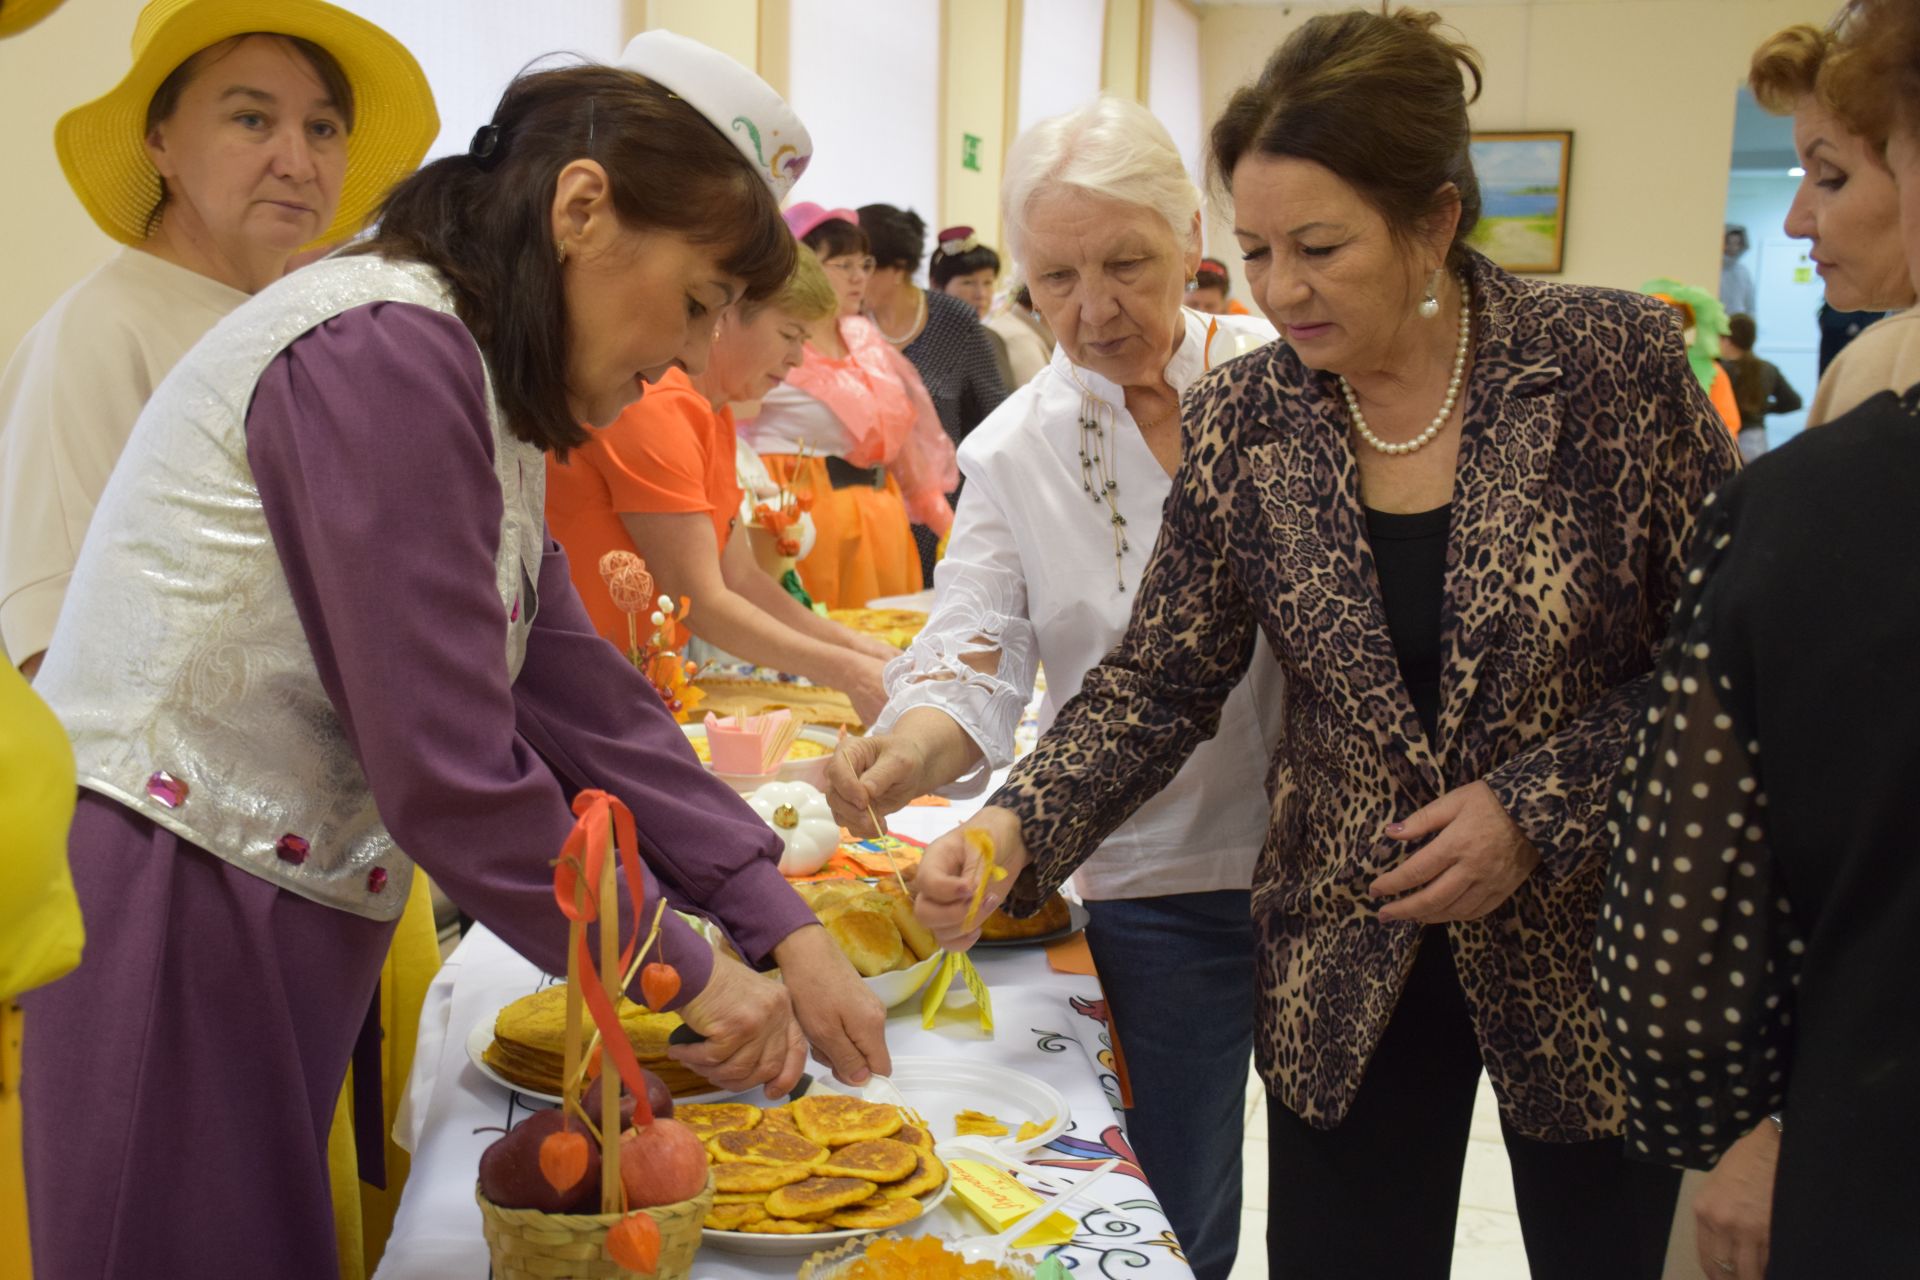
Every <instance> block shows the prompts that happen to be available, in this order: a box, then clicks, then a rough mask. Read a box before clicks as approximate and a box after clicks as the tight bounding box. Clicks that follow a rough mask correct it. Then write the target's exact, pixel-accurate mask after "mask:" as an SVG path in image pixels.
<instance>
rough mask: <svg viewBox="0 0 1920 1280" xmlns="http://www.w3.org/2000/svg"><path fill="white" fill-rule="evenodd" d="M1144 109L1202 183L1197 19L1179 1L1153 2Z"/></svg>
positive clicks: (1203, 158) (1203, 126) (1203, 130)
mask: <svg viewBox="0 0 1920 1280" xmlns="http://www.w3.org/2000/svg"><path fill="white" fill-rule="evenodd" d="M1147 110H1149V111H1151V112H1153V114H1154V115H1155V116H1157V117H1159V120H1160V123H1161V124H1163V125H1165V126H1167V132H1168V133H1170V134H1172V135H1173V145H1174V146H1175V147H1177V148H1179V151H1180V158H1181V159H1182V160H1184V161H1185V162H1186V165H1187V172H1188V173H1190V174H1192V175H1193V180H1194V181H1195V182H1196V183H1197V182H1200V181H1201V180H1202V179H1203V178H1204V176H1205V174H1206V154H1205V149H1204V144H1205V139H1206V132H1207V127H1206V123H1205V121H1204V120H1203V119H1202V116H1201V91H1200V19H1199V18H1198V17H1196V16H1195V15H1194V13H1193V10H1191V9H1189V8H1188V7H1187V6H1186V5H1184V4H1182V3H1180V0H1154V4H1153V34H1152V45H1151V47H1150V48H1149V50H1148V53H1147Z"/></svg>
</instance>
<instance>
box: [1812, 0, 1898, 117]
mask: <svg viewBox="0 0 1920 1280" xmlns="http://www.w3.org/2000/svg"><path fill="white" fill-rule="evenodd" d="M1834 52H1835V57H1834V59H1833V61H1832V63H1831V64H1830V65H1829V66H1828V67H1827V68H1826V71H1825V73H1824V84H1825V88H1826V89H1827V93H1828V96H1829V98H1830V99H1831V100H1832V102H1833V106H1834V109H1835V110H1837V111H1838V112H1839V113H1840V117H1841V119H1842V120H1844V121H1845V122H1846V124H1847V127H1848V128H1850V129H1852V130H1854V131H1855V132H1856V133H1859V134H1862V135H1863V136H1865V137H1867V138H1869V139H1871V140H1872V141H1873V142H1874V143H1876V144H1878V145H1882V146H1884V145H1885V143H1886V140H1887V134H1888V132H1889V131H1890V130H1891V129H1892V128H1893V127H1894V126H1895V125H1896V124H1898V125H1899V126H1901V127H1902V128H1904V129H1905V130H1907V131H1910V132H1915V133H1920V5H1916V4H1915V3H1914V0H1850V3H1849V4H1848V5H1847V7H1846V8H1845V9H1844V10H1843V11H1842V12H1841V15H1840V21H1839V39H1838V44H1837V46H1836V48H1835V51H1834Z"/></svg>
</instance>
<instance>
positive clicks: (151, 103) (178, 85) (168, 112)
mask: <svg viewBox="0 0 1920 1280" xmlns="http://www.w3.org/2000/svg"><path fill="white" fill-rule="evenodd" d="M254 36H261V37H264V38H265V39H268V40H278V41H279V42H280V43H281V44H283V45H286V46H287V47H288V48H290V49H292V50H293V51H294V52H295V53H297V54H299V55H300V56H301V57H303V58H305V59H306V60H307V65H308V66H309V67H311V68H313V74H314V75H316V76H318V77H319V78H320V83H321V85H322V86H323V87H324V88H325V89H326V91H327V97H328V98H329V99H330V100H331V101H332V102H333V105H334V108H335V109H336V110H337V111H339V112H340V122H341V123H342V124H344V125H345V126H346V129H347V132H348V133H352V132H353V111H354V106H353V82H352V81H351V80H349V79H347V73H346V72H345V71H344V70H342V69H341V67H340V63H339V60H338V59H336V58H335V57H334V56H333V55H332V54H331V53H328V52H327V51H326V49H325V48H323V47H322V46H320V45H317V44H315V43H314V42H313V41H311V40H306V39H302V38H301V37H300V36H287V35H281V34H280V33H279V32H277V31H247V32H243V33H242V34H240V35H237V36H229V37H227V38H226V39H225V40H222V41H220V42H219V43H217V44H210V45H208V46H207V47H206V48H204V49H202V50H200V52H198V53H196V54H194V55H193V56H192V57H191V58H188V59H187V60H186V61H185V62H183V63H181V64H180V65H179V66H177V67H175V68H174V69H173V70H171V71H169V72H168V73H167V78H166V79H165V80H162V81H161V82H160V87H159V88H158V89H155V90H154V91H153V97H152V98H151V99H149V100H148V102H147V127H146V129H145V131H144V132H143V133H142V134H141V136H142V137H146V136H147V135H148V134H151V133H152V132H153V131H154V129H155V128H157V127H158V126H160V125H162V124H165V123H166V122H167V121H168V120H171V119H172V118H173V113H174V112H175V111H178V110H179V109H180V95H182V94H183V93H185V92H186V91H187V86H188V85H190V84H192V83H193V78H194V77H195V76H196V75H198V74H199V73H200V71H201V69H202V68H203V67H205V66H206V65H207V64H208V63H209V62H217V61H219V60H220V59H221V58H224V57H226V56H227V55H228V54H229V53H232V52H233V51H234V49H236V48H237V47H239V44H240V42H241V41H242V40H250V39H252V38H253V37H254ZM155 179H156V180H157V181H158V182H159V184H160V194H159V195H158V196H156V197H155V198H154V202H153V208H152V209H150V210H148V212H147V221H146V225H145V227H144V228H142V233H143V234H145V235H152V234H153V229H154V227H155V226H157V225H158V224H159V222H160V215H161V214H162V213H164V212H166V208H167V201H168V200H169V199H170V198H171V197H170V196H169V195H168V192H167V180H166V179H165V178H161V177H159V176H158V175H157V174H156V175H155Z"/></svg>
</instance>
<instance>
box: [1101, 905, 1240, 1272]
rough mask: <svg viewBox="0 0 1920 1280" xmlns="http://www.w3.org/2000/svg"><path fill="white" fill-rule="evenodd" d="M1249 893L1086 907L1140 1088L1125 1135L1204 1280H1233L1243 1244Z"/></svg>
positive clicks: (1104, 981) (1111, 1005)
mask: <svg viewBox="0 0 1920 1280" xmlns="http://www.w3.org/2000/svg"><path fill="white" fill-rule="evenodd" d="M1251 896H1252V895H1251V894H1249V893H1248V892H1247V891H1246V890H1244V889H1240V890H1233V889H1226V890H1220V891H1216V892H1212V893H1180V894H1168V895H1167V896H1165V897H1159V898H1117V899H1112V900H1110V901H1105V902H1089V903H1087V911H1088V913H1089V914H1090V915H1091V917H1092V920H1091V921H1090V923H1089V924H1088V926H1087V945H1088V946H1089V947H1090V948H1091V949H1092V951H1093V963H1094V965H1095V967H1097V968H1098V969H1099V971H1100V985H1101V987H1102V988H1104V989H1105V991H1106V996H1107V1005H1108V1007H1109V1008H1110V1009H1111V1010H1112V1012H1113V1027H1114V1032H1115V1034H1116V1036H1117V1037H1118V1039H1119V1041H1120V1044H1121V1049H1122V1051H1123V1052H1124V1053H1125V1055H1126V1060H1127V1075H1128V1078H1129V1079H1130V1080H1131V1082H1132V1084H1133V1104H1134V1105H1133V1109H1132V1110H1131V1111H1129V1112H1128V1113H1127V1137H1128V1139H1129V1140H1130V1141H1131V1142H1132V1143H1133V1149H1134V1153H1135V1154H1136V1155H1137V1156H1139V1158H1140V1167H1141V1168H1142V1169H1143V1170H1144V1171H1145V1172H1146V1175H1147V1181H1148V1182H1149V1183H1150V1184H1151V1185H1152V1187H1153V1190H1154V1193H1155V1194H1156V1195H1158V1196H1159V1197H1160V1204H1161V1207H1162V1208H1164V1209H1165V1210H1166V1211H1167V1221H1168V1222H1170V1223H1171V1224H1172V1226H1173V1232H1174V1235H1176V1236H1178V1237H1179V1240H1180V1247H1181V1248H1182V1249H1183V1250H1184V1251H1185V1252H1186V1255H1187V1261H1188V1262H1189V1263H1190V1264H1192V1266H1193V1273H1194V1275H1195V1276H1196V1277H1198V1280H1226V1277H1227V1273H1228V1272H1230V1271H1232V1270H1233V1257H1234V1254H1235V1252H1236V1251H1237V1250H1238V1248H1239V1243H1240V1174H1241V1170H1240V1144H1241V1142H1242V1141H1243V1140H1244V1133H1243V1130H1244V1128H1245V1117H1246V1108H1247V1060H1248V1058H1249V1057H1250V1056H1251V1055H1252V1053H1253V920H1252V915H1251V901H1250V900H1251Z"/></svg>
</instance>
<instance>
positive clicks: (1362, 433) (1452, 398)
mask: <svg viewBox="0 0 1920 1280" xmlns="http://www.w3.org/2000/svg"><path fill="white" fill-rule="evenodd" d="M1469 303H1470V299H1469V298H1468V295H1467V285H1466V281H1464V280H1463V281H1461V282H1460V340H1459V342H1457V343H1455V344H1454V348H1453V376H1452V377H1450V378H1448V379H1447V398H1446V399H1445V400H1443V401H1441V403H1440V412H1438V413H1436V414H1434V415H1433V421H1432V422H1430V423H1428V424H1427V429H1426V430H1425V431H1422V432H1421V433H1420V434H1419V435H1417V436H1415V437H1414V438H1413V439H1411V440H1407V441H1403V442H1401V443H1400V444H1389V443H1387V442H1386V441H1385V440H1382V439H1381V438H1380V437H1379V436H1376V435H1375V434H1373V432H1372V430H1371V429H1369V428H1368V426H1367V415H1366V414H1364V413H1362V412H1360V401H1359V398H1358V397H1356V396H1355V395H1354V394H1353V387H1352V386H1351V385H1349V384H1348V382H1347V380H1346V378H1345V376H1343V375H1336V376H1338V377H1339V378H1340V394H1341V395H1343V396H1345V397H1346V398H1347V412H1348V413H1350V414H1352V415H1353V430H1354V434H1355V435H1358V436H1359V437H1360V438H1361V439H1362V440H1364V441H1366V442H1367V443H1368V444H1369V445H1371V446H1373V447H1374V448H1375V449H1378V450H1379V451H1380V452H1381V453H1388V454H1405V453H1412V452H1413V451H1414V450H1416V449H1421V448H1424V447H1426V446H1427V445H1430V444H1432V443H1433V442H1434V440H1435V438H1436V437H1438V436H1439V434H1440V431H1441V429H1442V428H1443V427H1445V426H1446V425H1447V419H1448V418H1451V417H1452V416H1453V406H1454V404H1455V402H1456V401H1458V400H1459V399H1460V383H1461V381H1462V379H1463V378H1464V377H1465V375H1466V371H1467V346H1468V343H1469V341H1470V340H1471V337H1472V319H1473V314H1472V309H1471V307H1470V305H1469Z"/></svg>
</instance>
